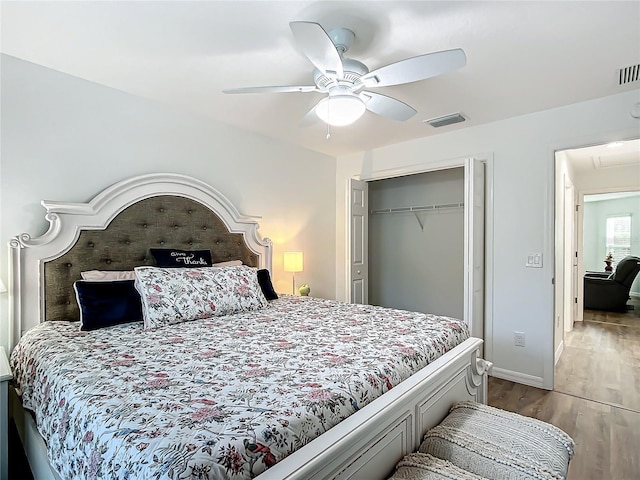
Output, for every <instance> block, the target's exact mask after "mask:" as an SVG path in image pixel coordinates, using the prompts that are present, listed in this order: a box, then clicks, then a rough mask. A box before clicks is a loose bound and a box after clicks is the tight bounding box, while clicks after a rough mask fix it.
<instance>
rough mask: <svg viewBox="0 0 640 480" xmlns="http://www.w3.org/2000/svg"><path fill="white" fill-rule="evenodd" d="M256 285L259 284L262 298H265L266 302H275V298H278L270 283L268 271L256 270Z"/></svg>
mask: <svg viewBox="0 0 640 480" xmlns="http://www.w3.org/2000/svg"><path fill="white" fill-rule="evenodd" d="M258 283H259V284H260V288H261V289H262V293H263V294H264V298H266V299H267V300H275V299H276V298H278V294H277V293H276V291H275V290H274V289H273V284H272V283H271V276H270V275H269V270H266V269H264V268H263V269H261V270H258Z"/></svg>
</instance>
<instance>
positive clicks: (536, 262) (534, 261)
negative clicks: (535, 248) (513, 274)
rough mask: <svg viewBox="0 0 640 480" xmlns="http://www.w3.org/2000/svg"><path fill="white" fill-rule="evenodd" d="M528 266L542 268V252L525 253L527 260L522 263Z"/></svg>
mask: <svg viewBox="0 0 640 480" xmlns="http://www.w3.org/2000/svg"><path fill="white" fill-rule="evenodd" d="M524 266H525V267H529V268H542V254H541V253H529V254H528V255H527V262H526V263H525V264H524Z"/></svg>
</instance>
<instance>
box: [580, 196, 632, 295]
mask: <svg viewBox="0 0 640 480" xmlns="http://www.w3.org/2000/svg"><path fill="white" fill-rule="evenodd" d="M619 214H631V254H632V255H637V256H640V196H637V197H626V198H619V199H615V200H601V201H597V202H585V204H584V256H583V259H584V269H585V270H593V271H597V272H602V271H604V261H603V260H604V257H605V255H606V251H605V244H606V235H607V232H606V221H607V217H608V216H612V215H619ZM631 293H632V294H635V295H638V296H640V276H638V277H636V279H635V281H634V282H633V285H632V286H631Z"/></svg>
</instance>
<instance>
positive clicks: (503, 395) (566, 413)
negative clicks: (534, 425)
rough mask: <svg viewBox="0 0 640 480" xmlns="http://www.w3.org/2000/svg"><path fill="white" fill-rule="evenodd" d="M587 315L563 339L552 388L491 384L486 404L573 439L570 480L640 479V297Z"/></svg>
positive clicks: (498, 382) (505, 383)
mask: <svg viewBox="0 0 640 480" xmlns="http://www.w3.org/2000/svg"><path fill="white" fill-rule="evenodd" d="M630 303H631V304H633V305H634V307H635V309H634V310H631V311H629V312H627V313H609V312H597V311H594V310H585V312H584V322H581V323H576V325H575V326H574V330H573V331H572V332H570V333H568V334H566V335H565V347H564V351H563V353H562V356H561V357H560V360H559V361H558V364H557V365H556V385H555V390H554V391H551V392H550V391H548V390H542V389H539V388H534V387H528V386H525V385H520V384H517V383H513V382H509V381H506V380H500V379H496V378H490V379H489V404H490V405H493V406H496V407H499V408H503V409H505V410H509V411H512V412H517V413H520V414H522V415H526V416H529V417H534V418H538V419H540V420H544V421H546V422H549V423H551V424H553V425H556V426H557V427H559V428H561V429H563V430H564V431H565V432H567V433H568V434H569V435H571V437H572V438H573V439H574V440H575V442H576V451H575V456H574V459H573V460H572V461H571V464H570V465H569V480H604V479H606V480H637V479H640V299H633V300H632V301H631V302H630Z"/></svg>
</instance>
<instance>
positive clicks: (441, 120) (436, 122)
mask: <svg viewBox="0 0 640 480" xmlns="http://www.w3.org/2000/svg"><path fill="white" fill-rule="evenodd" d="M465 120H466V118H464V117H463V116H462V114H461V113H452V114H451V115H445V116H444V117H438V118H432V119H430V120H425V123H428V124H429V125H431V126H432V127H434V128H440V127H444V126H446V125H452V124H454V123H460V122H464V121H465Z"/></svg>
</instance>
